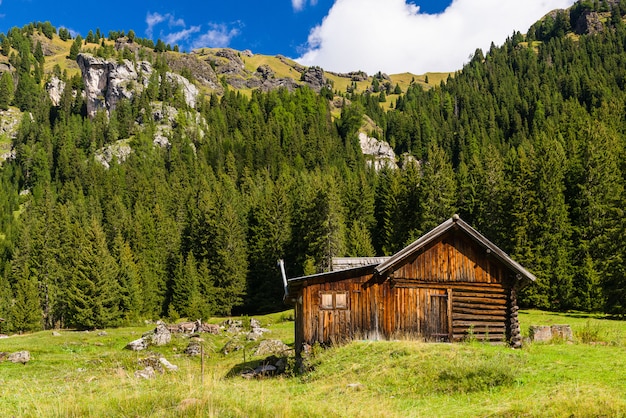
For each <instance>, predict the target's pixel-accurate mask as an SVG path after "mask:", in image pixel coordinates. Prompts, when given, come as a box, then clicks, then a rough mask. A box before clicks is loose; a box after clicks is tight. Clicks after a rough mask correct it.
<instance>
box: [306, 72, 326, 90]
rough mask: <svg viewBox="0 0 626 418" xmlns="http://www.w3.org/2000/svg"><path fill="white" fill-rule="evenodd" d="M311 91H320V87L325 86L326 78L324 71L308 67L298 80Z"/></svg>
mask: <svg viewBox="0 0 626 418" xmlns="http://www.w3.org/2000/svg"><path fill="white" fill-rule="evenodd" d="M300 79H301V80H302V81H304V82H305V83H306V84H308V85H309V87H311V88H312V89H313V90H315V91H318V92H319V91H320V90H321V89H322V87H324V86H325V85H326V77H324V70H322V69H321V68H320V67H309V68H307V69H306V71H305V72H304V73H302V77H301V78H300Z"/></svg>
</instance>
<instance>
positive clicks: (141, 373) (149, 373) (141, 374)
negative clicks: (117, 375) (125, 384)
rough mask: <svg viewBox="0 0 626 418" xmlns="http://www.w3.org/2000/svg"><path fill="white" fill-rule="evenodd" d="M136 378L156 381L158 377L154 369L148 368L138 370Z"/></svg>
mask: <svg viewBox="0 0 626 418" xmlns="http://www.w3.org/2000/svg"><path fill="white" fill-rule="evenodd" d="M135 377H136V378H137V379H154V378H155V377H156V373H155V372H154V369H153V368H152V367H150V366H148V367H146V368H145V369H143V370H136V371H135Z"/></svg>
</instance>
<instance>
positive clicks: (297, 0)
mask: <svg viewBox="0 0 626 418" xmlns="http://www.w3.org/2000/svg"><path fill="white" fill-rule="evenodd" d="M309 3H311V6H315V5H316V4H317V0H309ZM304 6H306V0H291V7H293V10H294V11H296V12H299V11H301V10H303V9H304Z"/></svg>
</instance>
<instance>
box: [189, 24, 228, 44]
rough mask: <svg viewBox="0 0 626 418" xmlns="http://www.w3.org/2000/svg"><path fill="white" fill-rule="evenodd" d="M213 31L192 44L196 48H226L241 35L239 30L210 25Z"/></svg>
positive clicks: (220, 25)
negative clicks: (233, 39)
mask: <svg viewBox="0 0 626 418" xmlns="http://www.w3.org/2000/svg"><path fill="white" fill-rule="evenodd" d="M209 26H210V28H211V29H209V30H208V31H207V32H205V33H204V34H202V35H200V36H199V37H197V38H196V39H194V40H193V42H192V43H191V47H192V49H196V48H205V47H206V48H224V47H227V46H228V45H229V44H230V41H231V40H232V38H234V37H235V36H237V35H239V29H238V28H229V27H228V26H226V25H225V24H218V23H209Z"/></svg>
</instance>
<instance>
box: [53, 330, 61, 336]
mask: <svg viewBox="0 0 626 418" xmlns="http://www.w3.org/2000/svg"><path fill="white" fill-rule="evenodd" d="M52 336H53V337H60V336H61V333H60V332H57V331H52Z"/></svg>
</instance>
